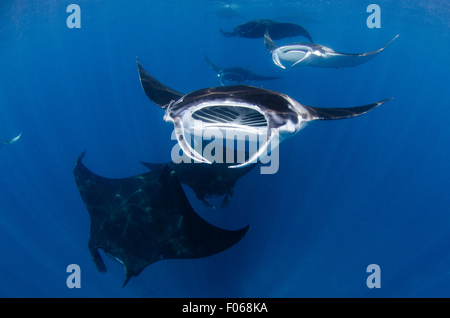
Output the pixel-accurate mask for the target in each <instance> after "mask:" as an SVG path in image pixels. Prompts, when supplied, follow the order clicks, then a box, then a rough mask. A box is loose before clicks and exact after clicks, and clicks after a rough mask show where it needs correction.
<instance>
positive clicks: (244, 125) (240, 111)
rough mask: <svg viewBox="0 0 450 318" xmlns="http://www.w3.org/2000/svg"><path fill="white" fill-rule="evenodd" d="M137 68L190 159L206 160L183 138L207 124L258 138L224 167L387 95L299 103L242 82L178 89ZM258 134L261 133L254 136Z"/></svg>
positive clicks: (252, 160)
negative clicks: (346, 102) (352, 101)
mask: <svg viewBox="0 0 450 318" xmlns="http://www.w3.org/2000/svg"><path fill="white" fill-rule="evenodd" d="M137 63H138V70H139V77H140V80H141V85H142V88H143V90H144V92H145V94H146V95H147V96H148V97H149V99H150V100H151V101H153V103H155V104H156V105H157V106H159V107H160V108H162V109H164V110H165V114H164V120H165V121H166V122H172V123H173V124H174V128H175V135H176V137H177V141H178V144H179V145H180V148H181V149H182V150H183V152H184V154H185V155H187V156H189V157H190V158H192V159H193V160H195V161H198V162H203V163H208V164H211V162H210V161H209V160H208V159H206V158H205V157H204V156H202V154H199V153H198V152H197V151H196V150H195V149H193V148H192V146H191V144H190V142H189V141H188V139H187V138H186V131H187V132H188V134H189V135H191V136H192V135H194V136H195V135H196V134H197V135H199V136H203V132H204V131H205V130H207V129H211V128H214V129H218V130H221V131H223V135H225V136H227V138H228V136H232V137H231V139H234V138H235V137H237V139H239V138H241V139H246V138H249V139H250V138H253V136H257V137H258V139H259V140H263V142H262V144H261V145H260V147H259V149H258V150H257V151H256V152H255V153H253V154H252V155H251V156H250V158H249V159H248V160H246V161H245V162H243V163H238V164H236V165H230V166H228V167H229V168H242V167H245V166H247V165H249V164H252V163H255V162H257V160H258V158H259V159H261V158H262V157H263V156H264V155H265V154H266V152H267V150H268V147H269V145H270V146H271V148H272V149H273V148H274V147H276V146H277V145H278V144H279V143H280V142H282V141H283V140H285V139H287V138H289V137H291V136H293V135H294V134H295V133H297V132H298V131H300V129H302V128H303V127H305V126H306V124H307V123H308V122H311V121H316V120H331V119H345V118H351V117H356V116H360V115H362V114H365V113H367V112H369V111H371V110H372V109H374V108H375V107H377V106H379V105H381V104H383V103H385V102H386V101H388V100H390V99H391V98H388V99H385V100H382V101H379V102H376V103H372V104H368V105H364V106H357V107H346V108H321V107H312V106H306V105H303V104H300V103H299V102H297V101H295V100H294V99H293V98H291V97H289V96H287V95H285V94H282V93H279V92H275V91H271V90H267V89H262V88H257V87H253V86H247V85H234V86H221V87H210V88H203V89H199V90H196V91H194V92H192V93H189V94H182V93H180V92H177V91H175V90H173V89H171V88H169V87H167V86H166V85H164V84H162V83H161V82H159V81H158V80H157V79H155V78H154V77H153V76H151V75H150V74H149V73H148V72H147V71H145V69H144V68H143V67H142V66H141V64H140V63H139V61H137ZM260 137H262V138H260Z"/></svg>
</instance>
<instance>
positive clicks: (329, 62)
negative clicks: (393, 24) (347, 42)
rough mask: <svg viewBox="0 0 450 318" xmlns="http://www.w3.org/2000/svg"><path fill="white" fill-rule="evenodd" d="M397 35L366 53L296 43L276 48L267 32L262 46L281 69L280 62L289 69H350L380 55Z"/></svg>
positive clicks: (282, 66)
mask: <svg viewBox="0 0 450 318" xmlns="http://www.w3.org/2000/svg"><path fill="white" fill-rule="evenodd" d="M397 37H398V35H397V36H396V37H395V38H393V39H392V40H391V41H390V42H389V43H388V44H386V45H385V46H383V47H382V48H380V49H378V50H375V51H372V52H367V53H340V52H336V51H334V50H333V49H330V48H329V47H326V46H323V45H319V44H312V43H296V44H289V45H285V46H281V47H278V46H277V45H276V44H275V43H274V42H273V41H272V38H271V36H270V33H269V32H268V30H266V33H265V34H264V44H265V45H266V48H267V49H268V50H269V51H270V53H271V54H272V59H273V62H274V63H275V64H276V65H277V66H279V67H281V68H286V67H285V66H284V65H283V64H281V62H280V60H283V61H286V62H289V63H291V67H299V66H315V67H324V68H327V67H336V68H344V67H352V66H357V65H360V64H363V63H366V62H368V61H370V60H371V59H373V58H374V57H375V56H377V55H378V54H380V53H381V52H382V51H383V50H384V49H385V48H387V47H388V45H389V44H391V43H392V41H394V40H395V39H396V38H397Z"/></svg>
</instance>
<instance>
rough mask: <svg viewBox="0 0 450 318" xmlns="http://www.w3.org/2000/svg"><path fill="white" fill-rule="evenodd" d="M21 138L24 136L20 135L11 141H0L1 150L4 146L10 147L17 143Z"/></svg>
mask: <svg viewBox="0 0 450 318" xmlns="http://www.w3.org/2000/svg"><path fill="white" fill-rule="evenodd" d="M20 136H22V134H19V136H17V137H14V138H13V139H10V140H0V148H2V147H3V145H10V144H12V143H15V142H16V141H17V140H18V139H19V138H20Z"/></svg>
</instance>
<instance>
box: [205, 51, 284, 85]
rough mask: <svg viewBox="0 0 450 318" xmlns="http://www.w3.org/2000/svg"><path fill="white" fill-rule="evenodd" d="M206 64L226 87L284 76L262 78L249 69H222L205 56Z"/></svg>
mask: <svg viewBox="0 0 450 318" xmlns="http://www.w3.org/2000/svg"><path fill="white" fill-rule="evenodd" d="M205 60H206V63H207V64H208V66H209V68H210V69H212V70H213V71H214V72H216V73H217V76H218V77H219V81H220V84H222V86H226V85H237V84H248V83H250V82H251V81H270V80H275V79H278V78H282V76H278V77H276V76H262V75H258V74H255V73H253V72H252V71H250V70H249V69H248V68H242V67H226V68H221V67H219V66H217V65H215V64H214V63H212V62H211V61H210V60H209V59H208V57H207V56H206V55H205Z"/></svg>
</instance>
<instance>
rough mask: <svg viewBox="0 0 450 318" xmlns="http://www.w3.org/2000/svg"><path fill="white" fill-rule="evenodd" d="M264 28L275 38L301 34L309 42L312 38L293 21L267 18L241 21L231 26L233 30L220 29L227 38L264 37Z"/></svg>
mask: <svg viewBox="0 0 450 318" xmlns="http://www.w3.org/2000/svg"><path fill="white" fill-rule="evenodd" d="M266 30H268V31H269V33H270V35H271V36H272V38H273V39H275V40H280V39H284V38H290V37H294V36H303V37H305V38H307V39H308V40H309V41H310V42H311V43H312V42H313V39H312V37H311V35H310V34H309V32H308V31H306V30H305V29H304V28H303V27H302V26H300V25H298V24H295V23H288V22H277V21H274V20H269V19H259V20H252V21H248V22H245V23H242V24H240V25H238V26H235V27H234V28H233V32H228V31H224V30H221V29H220V32H221V33H222V35H223V36H225V37H227V38H229V37H233V36H238V37H241V38H249V39H260V38H263V37H264V33H265V32H266Z"/></svg>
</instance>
